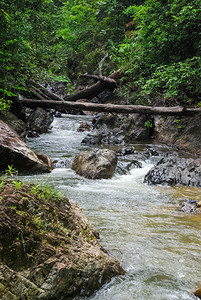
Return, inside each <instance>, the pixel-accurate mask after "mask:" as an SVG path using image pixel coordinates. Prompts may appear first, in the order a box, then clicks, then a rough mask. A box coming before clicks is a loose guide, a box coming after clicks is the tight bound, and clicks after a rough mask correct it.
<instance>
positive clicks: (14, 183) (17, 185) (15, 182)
mask: <svg viewBox="0 0 201 300" xmlns="http://www.w3.org/2000/svg"><path fill="white" fill-rule="evenodd" d="M12 184H13V185H14V187H15V188H16V189H17V190H19V189H20V188H21V187H22V185H23V182H22V181H20V180H13V181H12Z"/></svg>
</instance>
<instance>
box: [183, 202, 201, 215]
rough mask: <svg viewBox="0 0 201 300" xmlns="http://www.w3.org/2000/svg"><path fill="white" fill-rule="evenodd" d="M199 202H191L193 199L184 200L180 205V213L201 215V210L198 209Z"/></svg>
mask: <svg viewBox="0 0 201 300" xmlns="http://www.w3.org/2000/svg"><path fill="white" fill-rule="evenodd" d="M197 203H198V201H195V200H191V199H185V200H182V201H181V202H180V203H179V207H178V211H181V212H184V213H195V214H197V213H201V210H200V209H199V208H197V207H198V206H197Z"/></svg>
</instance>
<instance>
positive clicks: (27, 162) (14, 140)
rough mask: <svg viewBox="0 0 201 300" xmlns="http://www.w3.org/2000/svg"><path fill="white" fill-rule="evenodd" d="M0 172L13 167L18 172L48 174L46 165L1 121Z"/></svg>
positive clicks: (48, 170) (49, 169)
mask: <svg viewBox="0 0 201 300" xmlns="http://www.w3.org/2000/svg"><path fill="white" fill-rule="evenodd" d="M0 156H1V160H0V170H1V171H4V170H5V169H6V168H7V167H8V165H13V166H14V168H16V169H17V170H18V171H26V172H29V173H44V172H50V171H51V168H50V167H49V166H48V164H47V163H45V162H44V161H42V160H41V159H39V158H38V156H37V155H36V154H35V153H34V152H33V151H32V150H31V149H29V148H28V147H27V146H26V144H25V143H24V142H23V141H22V140H21V139H20V137H19V135H18V134H17V133H16V132H15V131H14V130H13V129H12V128H11V127H9V126H8V125H7V124H5V123H4V122H3V121H0Z"/></svg>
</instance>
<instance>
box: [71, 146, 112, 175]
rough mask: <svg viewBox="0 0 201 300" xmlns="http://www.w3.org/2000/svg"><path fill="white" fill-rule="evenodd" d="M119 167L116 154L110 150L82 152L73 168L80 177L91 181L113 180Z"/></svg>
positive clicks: (75, 160) (74, 162)
mask: <svg viewBox="0 0 201 300" xmlns="http://www.w3.org/2000/svg"><path fill="white" fill-rule="evenodd" d="M116 165H117V156H116V153H115V152H114V151H112V150H108V149H94V150H93V151H82V152H80V154H78V155H77V156H76V157H75V159H74V161H73V163H72V165H71V168H72V169H73V170H74V171H75V172H76V173H77V174H79V175H80V176H84V177H86V178H90V179H101V178H105V179H107V178H111V177H112V176H113V174H114V171H115V168H116Z"/></svg>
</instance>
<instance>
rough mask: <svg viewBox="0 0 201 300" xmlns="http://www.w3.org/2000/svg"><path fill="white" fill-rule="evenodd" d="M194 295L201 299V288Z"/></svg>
mask: <svg viewBox="0 0 201 300" xmlns="http://www.w3.org/2000/svg"><path fill="white" fill-rule="evenodd" d="M194 295H195V296H196V297H198V298H200V299H201V288H199V289H198V290H197V291H195V293H194Z"/></svg>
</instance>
